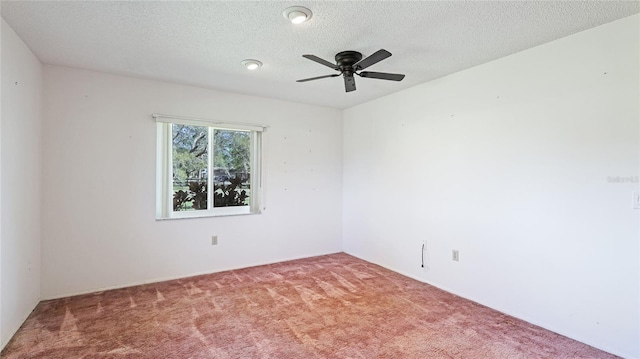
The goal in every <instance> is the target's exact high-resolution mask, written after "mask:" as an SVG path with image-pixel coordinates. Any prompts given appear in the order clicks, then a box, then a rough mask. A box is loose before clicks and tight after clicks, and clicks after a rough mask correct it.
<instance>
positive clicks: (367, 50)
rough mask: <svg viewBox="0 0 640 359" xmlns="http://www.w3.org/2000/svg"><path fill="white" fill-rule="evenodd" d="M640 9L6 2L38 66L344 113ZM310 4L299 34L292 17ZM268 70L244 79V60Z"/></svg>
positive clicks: (626, 5)
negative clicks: (371, 60)
mask: <svg viewBox="0 0 640 359" xmlns="http://www.w3.org/2000/svg"><path fill="white" fill-rule="evenodd" d="M639 4H640V3H639V2H638V1H603V2H596V1H531V2H530V1H505V2H497V1H489V2H486V1H478V2H474V1H467V2H461V1H429V2H426V1H425V2H420V1H418V2H415V1H412V2H403V1H400V2H397V1H393V2H391V1H367V2H359V1H358V2H356V1H348V2H346V1H340V2H329V1H313V2H309V1H300V2H291V1H261V2H247V1H215V2H195V1H194V2H188V1H187V2H149V1H125V2H116V1H101V2H96V1H76V2H62V1H52V2H36V1H2V3H1V8H0V10H1V12H2V17H3V18H4V19H5V20H6V21H7V23H9V25H11V27H12V28H13V29H14V30H15V31H16V32H17V33H18V35H19V36H20V37H21V38H22V39H23V40H24V41H25V43H26V44H27V45H28V46H29V47H30V48H31V50H32V51H33V52H34V53H35V54H36V56H38V58H39V59H40V60H41V61H42V62H43V63H46V64H55V65H64V66H71V67H76V68H82V69H90V70H97V71H104V72H110V73H116V74H124V75H133V76H137V77H143V78H150V79H158V80H166V81H171V82H177V83H183V84H189V85H196V86H201V87H206V88H212V89H218V90H224V91H231V92H237V93H244V94H251V95H258V96H263V97H271V98H278V99H283V100H290V101H296V102H303V103H309V104H317V105H323V106H330V107H336V108H346V107H350V106H353V105H356V104H359V103H363V102H366V101H369V100H372V99H374V98H377V97H380V96H384V95H387V94H390V93H393V92H396V91H399V90H401V89H404V88H408V87H411V86H414V85H417V84H419V83H422V82H425V81H429V80H432V79H435V78H438V77H442V76H445V75H447V74H451V73H454V72H457V71H460V70H463V69H467V68H469V67H472V66H476V65H479V64H482V63H485V62H488V61H491V60H494V59H497V58H500V57H504V56H507V55H510V54H513V53H516V52H518V51H522V50H524V49H527V48H531V47H533V46H536V45H539V44H542V43H545V42H548V41H552V40H554V39H557V38H560V37H564V36H567V35H570V34H573V33H576V32H578V31H582V30H585V29H588V28H591V27H594V26H597V25H600V24H604V23H607V22H610V21H613V20H616V19H619V18H622V17H626V16H630V15H633V14H636V13H638V12H639V9H640V6H639ZM293 5H302V6H306V7H308V8H309V9H311V10H312V11H313V18H312V19H311V20H310V21H309V22H306V23H303V24H301V25H293V24H291V23H289V22H288V21H286V20H285V19H284V17H283V16H282V11H283V10H284V9H285V8H286V7H288V6H293ZM381 48H384V49H386V50H388V51H390V52H391V53H392V54H393V56H392V57H390V58H389V59H387V60H384V61H382V62H380V63H378V64H376V65H373V66H371V67H370V68H368V69H367V70H370V71H379V72H394V73H404V74H406V75H407V76H406V78H405V79H404V80H403V81H402V82H393V81H383V80H375V79H365V78H356V84H357V88H358V89H357V91H355V92H351V93H345V91H344V84H343V82H342V79H340V78H328V79H322V80H318V81H313V82H306V83H296V82H295V80H297V79H302V78H306V77H313V76H319V75H326V74H332V73H334V72H333V70H331V69H329V68H327V67H324V66H322V65H319V64H317V63H314V62H312V61H309V60H307V59H304V58H302V56H301V55H303V54H314V55H317V56H319V57H321V58H324V59H327V60H329V61H333V58H334V55H335V54H336V53H337V52H340V51H343V50H356V51H359V52H362V53H363V55H364V56H367V55H370V54H371V53H373V52H375V51H377V50H379V49H381ZM246 58H253V59H258V60H260V61H262V62H263V63H264V66H263V67H262V68H260V69H259V70H256V71H252V72H250V71H248V70H246V69H245V68H244V67H243V66H242V64H241V63H240V61H241V60H243V59H246Z"/></svg>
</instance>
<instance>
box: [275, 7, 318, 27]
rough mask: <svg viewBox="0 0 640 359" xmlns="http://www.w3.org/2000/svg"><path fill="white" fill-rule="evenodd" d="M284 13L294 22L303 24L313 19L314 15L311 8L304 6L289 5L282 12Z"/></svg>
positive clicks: (286, 17)
mask: <svg viewBox="0 0 640 359" xmlns="http://www.w3.org/2000/svg"><path fill="white" fill-rule="evenodd" d="M282 15H283V16H284V18H285V19H287V20H289V21H291V22H292V23H294V24H301V23H303V22H305V21H307V20H309V19H311V16H313V14H312V13H311V10H309V9H307V8H306V7H302V6H292V7H288V8H286V9H284V11H283V12H282Z"/></svg>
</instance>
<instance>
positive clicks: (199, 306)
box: [2, 253, 615, 359]
mask: <svg viewBox="0 0 640 359" xmlns="http://www.w3.org/2000/svg"><path fill="white" fill-rule="evenodd" d="M2 357H3V358H7V359H9V358H11V359H13V358H65V359H68V358H181V359H182V358H185V359H186V358H277V359H285V358H296V359H298V358H300V359H307V358H363V359H370V358H398V359H411V358H421V359H422V358H474V359H475V358H615V356H613V355H610V354H608V353H605V352H602V351H600V350H597V349H595V348H592V347H590V346H588V345H586V344H582V343H579V342H577V341H574V340H571V339H568V338H566V337H563V336H560V335H558V334H555V333H552V332H550V331H547V330H544V329H542V328H540V327H536V326H534V325H531V324H528V323H526V322H523V321H521V320H518V319H515V318H512V317H509V316H507V315H504V314H501V313H499V312H496V311H494V310H491V309H489V308H486V307H484V306H481V305H479V304H476V303H474V302H471V301H468V300H465V299H462V298H460V297H457V296H454V295H452V294H449V293H447V292H444V291H442V290H439V289H437V288H434V287H432V286H429V285H427V284H424V283H420V282H418V281H415V280H413V279H409V278H406V277H403V276H401V275H399V274H397V273H394V272H391V271H389V270H387V269H384V268H382V267H379V266H376V265H373V264H370V263H368V262H365V261H362V260H359V259H357V258H354V257H352V256H349V255H347V254H344V253H340V254H333V255H328V256H322V257H315V258H309V259H302V260H296V261H291V262H284V263H278V264H273V265H267V266H260V267H253V268H247V269H242V270H235V271H229V272H222V273H216V274H210V275H203V276H198V277H192V278H186V279H180V280H173V281H168V282H161V283H155V284H148V285H142V286H136V287H130V288H125V289H118V290H111V291H105V292H100V293H95V294H88V295H82V296H76V297H71V298H64V299H57V300H50V301H45V302H42V303H40V304H39V305H38V306H37V308H36V309H35V311H34V312H33V313H32V314H31V316H30V317H29V318H28V319H27V321H26V322H25V323H24V325H23V326H22V328H21V329H20V330H19V331H18V333H17V334H16V335H15V336H14V338H13V339H12V341H11V342H10V343H9V344H8V345H7V347H6V348H5V350H4V351H3V352H2Z"/></svg>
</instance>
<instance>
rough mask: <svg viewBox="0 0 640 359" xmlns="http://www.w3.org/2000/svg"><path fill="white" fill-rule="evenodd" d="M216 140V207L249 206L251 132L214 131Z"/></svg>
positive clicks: (214, 164) (214, 201)
mask: <svg viewBox="0 0 640 359" xmlns="http://www.w3.org/2000/svg"><path fill="white" fill-rule="evenodd" d="M213 137H214V138H213V146H214V149H213V156H214V157H213V176H214V177H213V186H214V193H213V206H214V207H228V206H248V205H249V203H250V195H251V188H250V181H249V180H250V176H251V132H249V131H233V130H214V134H213Z"/></svg>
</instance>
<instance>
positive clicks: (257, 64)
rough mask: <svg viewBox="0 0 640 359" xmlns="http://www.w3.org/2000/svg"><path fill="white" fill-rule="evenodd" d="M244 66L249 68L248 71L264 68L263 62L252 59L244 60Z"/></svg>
mask: <svg viewBox="0 0 640 359" xmlns="http://www.w3.org/2000/svg"><path fill="white" fill-rule="evenodd" d="M242 64H243V65H244V67H246V68H247V70H255V69H257V68H258V67H260V66H262V62H260V61H258V60H251V59H247V60H242Z"/></svg>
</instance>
